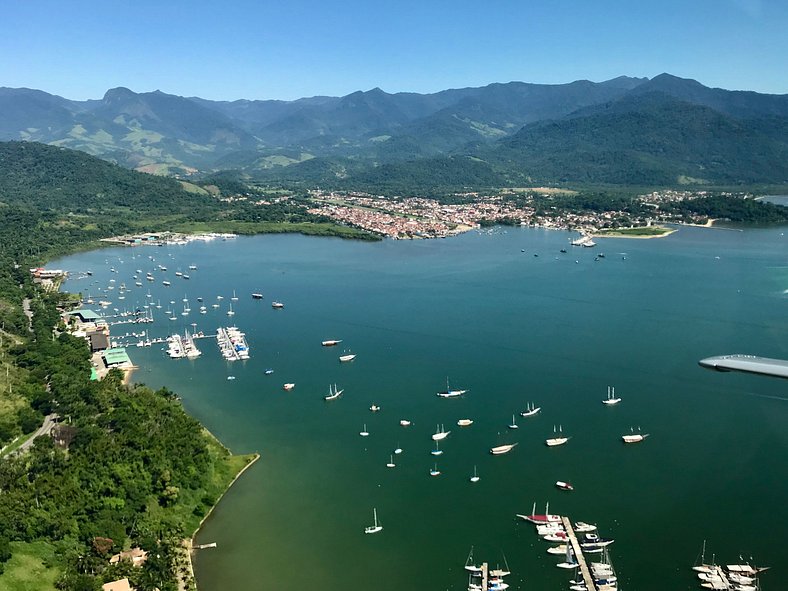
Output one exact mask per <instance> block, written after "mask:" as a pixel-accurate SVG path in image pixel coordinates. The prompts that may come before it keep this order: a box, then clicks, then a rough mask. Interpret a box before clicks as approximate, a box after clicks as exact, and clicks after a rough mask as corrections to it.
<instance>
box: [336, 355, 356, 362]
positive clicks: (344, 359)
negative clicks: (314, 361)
mask: <svg viewBox="0 0 788 591" xmlns="http://www.w3.org/2000/svg"><path fill="white" fill-rule="evenodd" d="M355 358H356V356H355V355H354V354H349V355H340V356H339V362H340V363H346V362H348V361H353V360H354V359H355Z"/></svg>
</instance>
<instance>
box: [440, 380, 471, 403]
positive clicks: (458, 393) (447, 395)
mask: <svg viewBox="0 0 788 591" xmlns="http://www.w3.org/2000/svg"><path fill="white" fill-rule="evenodd" d="M467 391H468V390H452V389H451V388H449V376H446V389H445V390H444V391H443V392H438V394H437V395H438V396H440V397H441V398H456V397H457V396H462V395H463V394H465V393H466V392H467Z"/></svg>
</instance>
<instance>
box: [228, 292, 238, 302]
mask: <svg viewBox="0 0 788 591" xmlns="http://www.w3.org/2000/svg"><path fill="white" fill-rule="evenodd" d="M230 299H231V300H232V301H234V302H237V301H238V296H237V295H235V290H233V297H231V298H230Z"/></svg>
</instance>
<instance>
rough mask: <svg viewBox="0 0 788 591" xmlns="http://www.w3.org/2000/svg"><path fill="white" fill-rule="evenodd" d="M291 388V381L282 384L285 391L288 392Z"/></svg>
mask: <svg viewBox="0 0 788 591" xmlns="http://www.w3.org/2000/svg"><path fill="white" fill-rule="evenodd" d="M293 388H295V384H293V383H288V384H285V385H284V386H282V389H284V390H285V391H287V392H289V391H290V390H292V389H293Z"/></svg>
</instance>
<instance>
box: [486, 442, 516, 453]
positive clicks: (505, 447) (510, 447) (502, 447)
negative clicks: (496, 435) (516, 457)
mask: <svg viewBox="0 0 788 591" xmlns="http://www.w3.org/2000/svg"><path fill="white" fill-rule="evenodd" d="M516 445H517V444H516V443H508V444H506V445H498V446H496V447H493V448H490V453H491V454H492V455H494V456H502V455H503V454H508V453H509V452H510V451H512V450H513V449H514V447H515V446H516Z"/></svg>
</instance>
